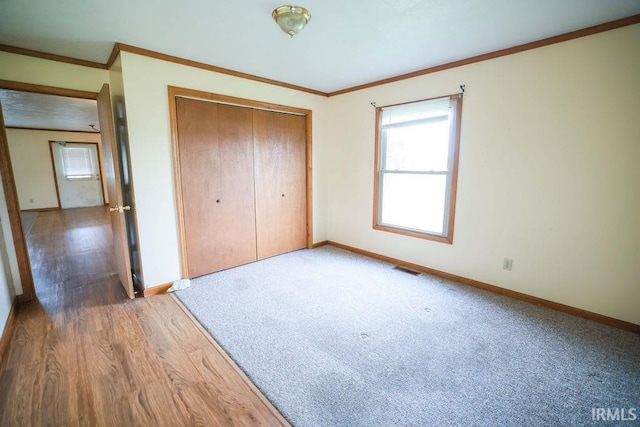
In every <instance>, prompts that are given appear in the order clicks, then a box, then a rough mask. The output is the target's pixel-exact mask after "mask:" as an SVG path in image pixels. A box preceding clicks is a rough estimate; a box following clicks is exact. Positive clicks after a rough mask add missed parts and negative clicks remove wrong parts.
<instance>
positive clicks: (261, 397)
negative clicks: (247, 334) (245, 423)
mask: <svg viewBox="0 0 640 427" xmlns="http://www.w3.org/2000/svg"><path fill="white" fill-rule="evenodd" d="M170 296H171V298H172V299H173V301H174V302H175V303H176V304H177V305H178V307H180V309H181V310H182V311H183V312H184V313H185V315H186V316H187V317H188V318H189V320H191V321H192V322H193V323H194V324H195V325H196V327H197V328H198V330H199V331H200V332H201V333H202V334H203V335H204V336H205V337H206V338H207V340H209V342H210V343H211V344H212V345H213V347H214V348H215V349H216V351H217V352H218V353H220V355H221V356H222V358H223V359H224V360H225V361H226V362H227V363H229V365H230V366H231V368H232V369H233V370H234V371H236V373H237V374H238V375H239V376H240V378H242V380H243V381H244V382H245V383H246V384H247V386H248V387H249V389H250V390H251V391H252V392H253V393H254V394H255V395H256V397H257V398H258V399H259V400H260V401H262V402H263V403H264V405H265V406H266V407H267V408H268V409H269V411H270V412H271V413H272V414H273V416H274V417H275V418H276V419H277V420H278V421H279V422H280V424H281V425H283V426H289V427H292V424H290V422H289V421H288V420H287V419H286V418H285V417H284V415H282V414H281V413H280V411H279V410H278V408H276V406H275V405H274V404H273V403H272V402H271V401H270V400H269V399H267V397H266V396H265V395H264V393H263V392H262V391H260V389H259V388H258V386H256V385H255V384H254V383H253V381H252V380H251V378H249V376H248V375H247V374H246V373H245V372H244V371H243V370H242V368H240V365H238V363H236V361H235V360H233V358H232V357H231V356H230V355H229V354H228V353H227V352H226V351H225V350H224V349H223V348H222V346H221V345H220V344H218V342H217V341H216V340H215V338H213V336H212V335H211V333H210V332H209V331H208V330H207V329H206V328H205V327H204V326H203V325H202V324H201V323H200V322H199V321H198V319H196V317H195V316H194V315H193V314H192V313H191V312H190V311H189V309H188V308H187V306H185V305H184V304H183V303H182V301H180V298H178V296H177V295H175V294H170Z"/></svg>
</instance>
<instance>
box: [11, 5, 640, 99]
mask: <svg viewBox="0 0 640 427" xmlns="http://www.w3.org/2000/svg"><path fill="white" fill-rule="evenodd" d="M638 23H640V14H638V15H632V16H628V17H626V18H622V19H617V20H615V21H609V22H605V23H603V24H599V25H594V26H592V27H587V28H583V29H580V30H576V31H571V32H569V33H564V34H560V35H557V36H553V37H548V38H545V39H541V40H537V41H533V42H530V43H525V44H521V45H518V46H513V47H510V48H506V49H500V50H496V51H493V52H488V53H484V54H482V55H477V56H473V57H470V58H465V59H461V60H458V61H453V62H449V63H446V64H441V65H436V66H433V67H428V68H424V69H421V70H417V71H412V72H410V73H405V74H400V75H398V76H394V77H389V78H386V79H381V80H376V81H372V82H369V83H363V84H360V85H357V86H353V87H349V88H345V89H340V90H337V91H333V92H323V91H320V90H315V89H310V88H307V87H303V86H298V85H293V84H289V83H285V82H281V81H278V80H272V79H268V78H265V77H260V76H256V75H253V74H247V73H243V72H240V71H234V70H230V69H228V68H222V67H218V66H215V65H211V64H206V63H204V62H198V61H193V60H190V59H185V58H180V57H178V56H173V55H168V54H165V53H161V52H156V51H153V50H149V49H144V48H141V47H137V46H132V45H128V44H124V43H115V44H114V46H113V50H112V51H111V55H109V59H108V60H107V62H106V63H105V64H101V63H99V62H92V61H85V60H83V59H77V58H71V57H68V56H61V55H54V54H51V53H45V52H39V51H36V50H31V49H24V48H19V47H15V46H9V45H5V44H0V51H5V52H10V53H16V54H19V55H25V56H33V57H36V58H42V59H49V60H52V61H58V62H66V63H69V64H75V65H81V66H85V67H91V68H98V69H101V70H108V69H110V68H111V67H112V66H113V63H114V62H115V61H116V59H117V57H118V55H119V54H120V52H129V53H134V54H137V55H142V56H147V57H149V58H155V59H160V60H162V61H168V62H173V63H176V64H181V65H186V66H188V67H194V68H200V69H203V70H207V71H212V72H215V73H221V74H227V75H230V76H234V77H239V78H242V79H247V80H252V81H257V82H260V83H266V84H270V85H274V86H280V87H284V88H287V89H292V90H297V91H300V92H306V93H310V94H313V95H319V96H325V97H332V96H338V95H343V94H345V93H349V92H355V91H358V90H363V89H368V88H372V87H375V86H381V85H385V84H389V83H394V82H399V81H402V80H406V79H411V78H413V77H419V76H424V75H426V74H432V73H436V72H438V71H444V70H449V69H452V68H457V67H462V66H465V65H470V64H475V63H477V62H482V61H487V60H489V59H495V58H500V57H502V56H507V55H513V54H516V53H520V52H524V51H527V50H531V49H537V48H540V47H544V46H549V45H552V44H556V43H562V42H565V41H569V40H574V39H577V38H581V37H586V36H590V35H593V34H598V33H602V32H605V31H609V30H614V29H617V28H622V27H626V26H629V25H635V24H638Z"/></svg>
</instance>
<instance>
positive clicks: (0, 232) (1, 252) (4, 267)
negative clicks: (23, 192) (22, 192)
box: [0, 185, 17, 337]
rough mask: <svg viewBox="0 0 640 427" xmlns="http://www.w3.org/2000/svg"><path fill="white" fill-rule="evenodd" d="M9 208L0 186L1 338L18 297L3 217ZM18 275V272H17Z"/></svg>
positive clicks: (5, 217) (8, 226)
mask: <svg viewBox="0 0 640 427" xmlns="http://www.w3.org/2000/svg"><path fill="white" fill-rule="evenodd" d="M6 209H7V206H6V204H5V199H4V188H3V187H2V185H0V337H1V336H2V333H3V332H4V328H5V326H6V323H7V319H8V317H9V312H10V311H11V304H12V303H13V299H14V297H15V295H16V290H15V286H14V280H13V273H12V271H11V263H10V260H9V259H10V256H11V251H13V256H14V258H15V249H14V246H13V241H11V242H7V239H6V234H5V233H6V232H5V229H10V228H11V227H10V225H9V218H8V216H7V215H3V214H2V212H6ZM16 273H17V271H16Z"/></svg>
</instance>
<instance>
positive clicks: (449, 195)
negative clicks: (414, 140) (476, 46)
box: [373, 94, 462, 244]
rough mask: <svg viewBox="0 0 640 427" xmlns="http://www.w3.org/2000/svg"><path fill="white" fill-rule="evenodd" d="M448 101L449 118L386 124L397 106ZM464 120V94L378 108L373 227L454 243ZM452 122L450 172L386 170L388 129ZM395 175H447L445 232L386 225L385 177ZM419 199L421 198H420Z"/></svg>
mask: <svg viewBox="0 0 640 427" xmlns="http://www.w3.org/2000/svg"><path fill="white" fill-rule="evenodd" d="M445 98H448V100H449V105H450V107H449V108H450V113H449V117H448V118H445V119H443V118H442V117H446V116H438V117H429V118H422V119H417V120H408V121H404V122H399V123H393V124H386V125H384V124H383V123H382V119H383V112H384V111H386V110H390V109H393V108H394V107H401V106H402V107H406V106H408V105H410V104H415V103H424V102H428V101H440V102H441V101H442V100H443V99H445ZM461 117H462V95H461V94H455V95H450V96H445V97H438V98H431V99H425V100H420V101H414V102H410V103H404V104H396V105H390V106H386V107H378V108H377V109H376V151H375V183H374V206H373V213H374V215H373V228H374V229H376V230H381V231H387V232H392V233H398V234H403V235H408V236H412V237H418V238H422V239H428V240H434V241H438V242H442V243H448V244H452V243H453V230H454V219H455V204H456V192H457V182H458V156H459V150H460V124H461ZM447 119H448V120H449V121H450V123H449V151H448V159H447V170H446V171H442V170H430V171H417V170H416V171H413V170H389V169H386V154H387V132H386V131H387V130H388V129H393V128H399V127H406V126H417V125H422V124H426V123H433V122H437V121H441V120H447ZM392 174H411V175H445V176H446V177H447V180H446V190H445V200H444V211H443V231H442V233H437V232H433V231H427V230H420V229H415V228H410V227H408V226H407V227H405V226H402V225H398V224H385V223H384V222H382V206H383V200H384V194H383V182H384V178H385V175H392ZM416 197H419V195H416Z"/></svg>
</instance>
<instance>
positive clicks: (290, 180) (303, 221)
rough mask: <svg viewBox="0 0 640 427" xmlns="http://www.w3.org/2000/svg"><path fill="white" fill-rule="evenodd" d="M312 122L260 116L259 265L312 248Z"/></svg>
mask: <svg viewBox="0 0 640 427" xmlns="http://www.w3.org/2000/svg"><path fill="white" fill-rule="evenodd" d="M305 129H306V119H305V118H304V117H303V116H296V115H292V114H284V113H276V112H272V111H263V110H254V112H253V135H254V162H255V182H256V186H255V189H256V231H257V252H258V259H264V258H268V257H271V256H274V255H278V254H282V253H285V252H290V251H294V250H296V249H301V248H304V247H306V241H307V210H306V173H305V171H306V154H305V153H306V132H305Z"/></svg>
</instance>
